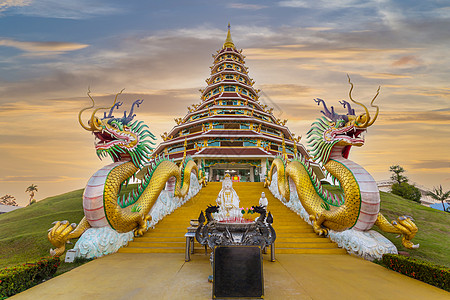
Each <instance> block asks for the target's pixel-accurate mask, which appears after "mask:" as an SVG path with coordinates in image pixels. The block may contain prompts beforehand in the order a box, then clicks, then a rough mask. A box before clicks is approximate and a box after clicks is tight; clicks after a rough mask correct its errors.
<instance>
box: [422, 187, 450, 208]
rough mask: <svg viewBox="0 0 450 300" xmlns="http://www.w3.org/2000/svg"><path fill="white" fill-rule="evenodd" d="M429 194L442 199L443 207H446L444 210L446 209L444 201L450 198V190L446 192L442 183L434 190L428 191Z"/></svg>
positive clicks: (435, 198)
mask: <svg viewBox="0 0 450 300" xmlns="http://www.w3.org/2000/svg"><path fill="white" fill-rule="evenodd" d="M427 195H428V196H430V197H431V198H433V199H434V200H438V201H441V203H442V208H443V209H444V211H446V210H445V205H444V201H445V200H447V199H448V198H450V191H447V192H445V193H444V191H442V185H441V184H440V185H439V188H437V187H433V191H431V192H427Z"/></svg>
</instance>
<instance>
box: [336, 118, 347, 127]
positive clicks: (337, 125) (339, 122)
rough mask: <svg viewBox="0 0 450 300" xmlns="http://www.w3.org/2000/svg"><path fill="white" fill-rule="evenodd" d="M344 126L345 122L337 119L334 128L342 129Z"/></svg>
mask: <svg viewBox="0 0 450 300" xmlns="http://www.w3.org/2000/svg"><path fill="white" fill-rule="evenodd" d="M344 125H345V121H344V120H342V119H339V120H337V121H336V128H340V127H343V126H344Z"/></svg>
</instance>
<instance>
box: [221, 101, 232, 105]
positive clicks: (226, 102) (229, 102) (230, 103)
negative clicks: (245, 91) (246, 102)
mask: <svg viewBox="0 0 450 300" xmlns="http://www.w3.org/2000/svg"><path fill="white" fill-rule="evenodd" d="M223 103H224V105H230V106H231V105H233V101H223Z"/></svg>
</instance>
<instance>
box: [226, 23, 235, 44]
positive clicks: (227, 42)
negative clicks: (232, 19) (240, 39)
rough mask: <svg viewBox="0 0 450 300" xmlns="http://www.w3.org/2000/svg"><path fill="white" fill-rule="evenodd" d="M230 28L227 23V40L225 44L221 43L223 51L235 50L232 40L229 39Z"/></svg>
mask: <svg viewBox="0 0 450 300" xmlns="http://www.w3.org/2000/svg"><path fill="white" fill-rule="evenodd" d="M230 28H231V26H230V23H228V34H227V39H226V40H225V43H223V48H224V49H225V48H236V47H235V46H234V43H233V39H232V38H231V31H230Z"/></svg>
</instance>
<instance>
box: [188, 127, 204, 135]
mask: <svg viewBox="0 0 450 300" xmlns="http://www.w3.org/2000/svg"><path fill="white" fill-rule="evenodd" d="M199 131H202V126H196V127H193V128H191V129H189V133H196V132H199Z"/></svg>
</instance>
